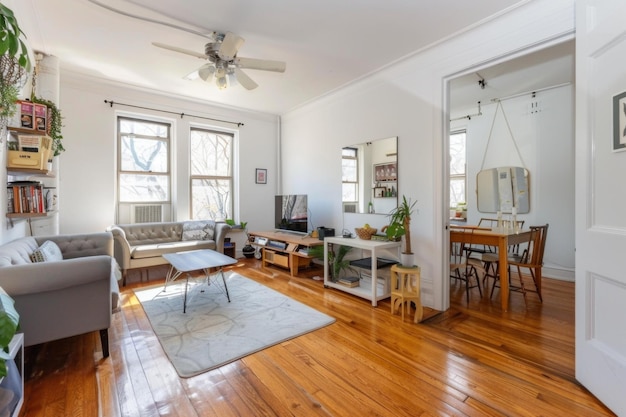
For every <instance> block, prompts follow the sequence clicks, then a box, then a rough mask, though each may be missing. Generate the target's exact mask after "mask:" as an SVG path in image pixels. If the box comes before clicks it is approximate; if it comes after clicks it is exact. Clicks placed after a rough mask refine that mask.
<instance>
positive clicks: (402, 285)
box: [391, 264, 423, 323]
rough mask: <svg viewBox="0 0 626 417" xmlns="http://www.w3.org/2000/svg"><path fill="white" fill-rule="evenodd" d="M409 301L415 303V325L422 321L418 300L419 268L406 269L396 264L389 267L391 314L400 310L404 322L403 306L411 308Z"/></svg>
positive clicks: (419, 300) (421, 311) (419, 299)
mask: <svg viewBox="0 0 626 417" xmlns="http://www.w3.org/2000/svg"><path fill="white" fill-rule="evenodd" d="M411 301H413V302H414V303H415V319H414V320H415V323H418V322H420V321H422V317H423V310H422V301H421V298H420V267H419V266H414V267H412V268H407V267H404V266H400V265H398V264H396V265H392V267H391V314H395V313H396V312H397V311H398V309H399V308H402V321H404V305H405V304H407V308H408V309H410V308H411Z"/></svg>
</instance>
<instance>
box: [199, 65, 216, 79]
mask: <svg viewBox="0 0 626 417" xmlns="http://www.w3.org/2000/svg"><path fill="white" fill-rule="evenodd" d="M213 74H215V67H214V66H213V65H211V64H204V65H203V66H201V67H200V68H198V75H199V76H200V78H202V79H203V80H204V81H206V82H211V80H212V79H213Z"/></svg>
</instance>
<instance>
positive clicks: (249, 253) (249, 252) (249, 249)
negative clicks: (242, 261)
mask: <svg viewBox="0 0 626 417" xmlns="http://www.w3.org/2000/svg"><path fill="white" fill-rule="evenodd" d="M241 252H242V253H243V256H245V257H246V258H252V257H254V252H256V249H254V246H252V245H246V246H244V247H243V248H242V249H241Z"/></svg>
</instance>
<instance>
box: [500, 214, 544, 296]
mask: <svg viewBox="0 0 626 417" xmlns="http://www.w3.org/2000/svg"><path fill="white" fill-rule="evenodd" d="M548 226H549V224H545V225H543V226H530V228H529V229H530V234H529V238H528V242H527V243H526V244H525V246H526V247H525V249H524V250H523V252H522V254H521V255H512V256H509V258H508V263H509V289H510V291H516V292H521V293H522V294H523V295H524V302H526V301H527V299H526V293H528V292H535V293H537V295H538V296H539V300H540V301H541V302H543V296H542V294H541V283H540V282H538V281H537V276H536V274H535V270H536V269H537V268H542V267H543V255H544V252H545V248H546V238H547V236H548ZM495 264H497V261H496V263H495ZM513 268H515V269H516V270H517V277H518V279H519V286H517V285H513V284H512V282H511V270H512V269H513ZM522 268H525V269H528V271H529V275H530V276H531V278H532V281H533V284H534V286H535V289H534V290H531V289H528V288H527V287H526V285H525V284H524V277H523V275H522ZM495 271H496V278H495V279H494V282H493V286H492V287H491V295H490V297H493V291H494V289H495V288H496V286H497V282H498V280H499V278H500V277H499V274H497V267H496V268H495Z"/></svg>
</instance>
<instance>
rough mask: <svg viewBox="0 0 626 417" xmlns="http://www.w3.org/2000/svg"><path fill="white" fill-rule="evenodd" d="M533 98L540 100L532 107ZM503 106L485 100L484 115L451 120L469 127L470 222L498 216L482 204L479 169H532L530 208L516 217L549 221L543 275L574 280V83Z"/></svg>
mask: <svg viewBox="0 0 626 417" xmlns="http://www.w3.org/2000/svg"><path fill="white" fill-rule="evenodd" d="M531 103H537V104H538V106H537V107H532V106H531ZM501 106H502V107H501V108H500V109H498V110H497V114H496V109H497V104H495V103H492V104H488V105H484V106H483V107H482V116H476V117H472V118H471V120H469V121H468V120H467V119H465V120H463V121H457V122H453V123H452V126H453V129H456V128H466V129H467V146H468V149H467V203H468V210H467V217H468V224H476V223H478V221H479V220H480V218H481V217H491V218H493V217H495V215H494V214H493V213H480V212H478V210H477V204H476V175H477V174H478V172H479V171H480V170H481V169H489V168H495V167H498V166H521V167H524V168H526V169H528V171H529V183H530V212H529V213H528V214H521V215H518V216H517V217H518V219H519V220H525V225H526V226H529V225H540V224H546V223H548V224H549V225H550V227H549V228H548V240H547V243H546V250H545V255H544V257H545V259H544V264H545V268H544V275H545V276H549V277H554V278H562V279H567V280H571V281H573V280H574V117H573V116H574V98H573V86H563V87H558V88H554V89H550V90H546V91H542V92H538V93H536V97H534V98H533V97H532V96H531V95H530V94H528V95H524V96H519V97H515V98H511V99H508V100H503V101H501ZM466 110H467V111H472V109H466ZM473 110H475V109H473ZM502 110H504V113H503V112H502ZM465 114H469V113H468V112H465ZM505 115H506V119H505V117H504V116H505ZM494 117H495V120H494ZM507 121H508V126H507ZM509 127H510V129H511V130H510V131H509ZM490 131H491V139H489V135H490ZM511 133H512V135H511Z"/></svg>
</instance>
